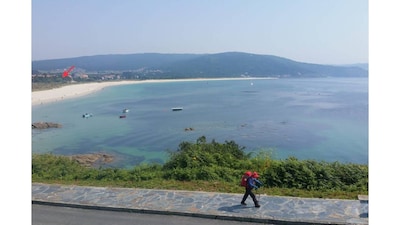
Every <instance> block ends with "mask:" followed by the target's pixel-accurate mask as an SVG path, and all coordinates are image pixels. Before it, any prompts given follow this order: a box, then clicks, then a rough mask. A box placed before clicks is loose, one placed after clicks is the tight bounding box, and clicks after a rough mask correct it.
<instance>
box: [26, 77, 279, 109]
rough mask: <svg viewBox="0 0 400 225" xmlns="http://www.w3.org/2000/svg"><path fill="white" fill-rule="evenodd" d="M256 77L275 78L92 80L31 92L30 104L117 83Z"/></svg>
mask: <svg viewBox="0 0 400 225" xmlns="http://www.w3.org/2000/svg"><path fill="white" fill-rule="evenodd" d="M256 79H276V78H268V77H262V78H260V77H257V78H254V77H241V78H189V79H155V80H121V81H106V82H93V83H83V84H71V85H67V86H63V87H60V88H55V89H50V90H43V91H34V92H31V104H32V106H37V105H43V104H48V103H53V102H59V101H62V100H65V99H71V98H78V97H82V96H86V95H89V94H92V93H94V92H97V91H101V90H103V89H104V88H106V87H111V86H117V85H131V84H142V83H164V82H183V81H214V80H256Z"/></svg>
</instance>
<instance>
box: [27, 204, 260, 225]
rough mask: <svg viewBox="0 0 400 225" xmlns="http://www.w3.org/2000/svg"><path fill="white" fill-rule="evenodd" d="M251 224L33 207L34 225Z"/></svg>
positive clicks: (40, 206)
mask: <svg viewBox="0 0 400 225" xmlns="http://www.w3.org/2000/svg"><path fill="white" fill-rule="evenodd" d="M54 224H57V225H75V224H76V225H86V224H87V225H89V224H90V225H93V224H96V225H160V224H162V225H199V224H207V225H214V224H215V225H251V224H254V222H253V223H248V222H240V221H229V220H217V219H206V218H198V217H188V216H174V215H158V214H145V213H143V214H141V213H129V212H117V211H103V210H94V209H93V210H92V209H81V208H70V207H60V206H48V205H38V204H32V225H54Z"/></svg>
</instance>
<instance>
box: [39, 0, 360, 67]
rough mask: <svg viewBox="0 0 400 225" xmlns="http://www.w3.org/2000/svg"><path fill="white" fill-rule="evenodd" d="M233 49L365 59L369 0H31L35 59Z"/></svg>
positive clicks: (325, 60)
mask: <svg viewBox="0 0 400 225" xmlns="http://www.w3.org/2000/svg"><path fill="white" fill-rule="evenodd" d="M228 51H240V52H248V53H255V54H267V55H277V56H281V57H285V58H289V59H293V60H296V61H302V62H311V63H322V64H349V63H366V62H368V1H367V0H202V1H199V0H140V1H139V0H113V1H111V0H57V1H54V0H33V1H32V60H41V59H56V58H69V57H78V56H89V55H99V54H100V55H101V54H130V53H148V52H156V53H219V52H228Z"/></svg>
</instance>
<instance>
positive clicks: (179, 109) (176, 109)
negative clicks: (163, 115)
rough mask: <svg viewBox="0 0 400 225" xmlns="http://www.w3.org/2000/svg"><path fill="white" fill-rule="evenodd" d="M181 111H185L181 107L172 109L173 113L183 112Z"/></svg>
mask: <svg viewBox="0 0 400 225" xmlns="http://www.w3.org/2000/svg"><path fill="white" fill-rule="evenodd" d="M181 110H183V108H181V107H175V108H172V111H181Z"/></svg>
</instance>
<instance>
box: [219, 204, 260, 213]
mask: <svg viewBox="0 0 400 225" xmlns="http://www.w3.org/2000/svg"><path fill="white" fill-rule="evenodd" d="M248 208H254V207H250V206H244V205H233V206H223V207H220V208H219V209H218V210H219V211H225V212H230V213H240V212H243V209H248Z"/></svg>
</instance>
